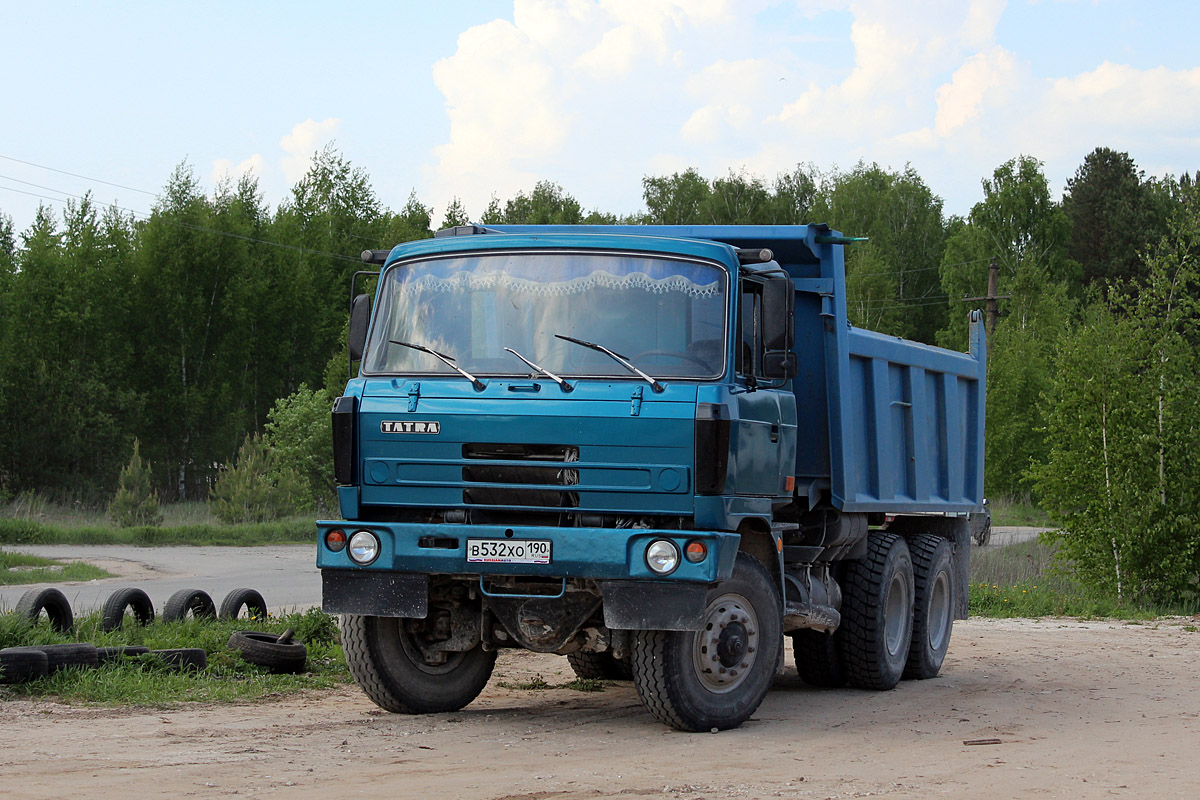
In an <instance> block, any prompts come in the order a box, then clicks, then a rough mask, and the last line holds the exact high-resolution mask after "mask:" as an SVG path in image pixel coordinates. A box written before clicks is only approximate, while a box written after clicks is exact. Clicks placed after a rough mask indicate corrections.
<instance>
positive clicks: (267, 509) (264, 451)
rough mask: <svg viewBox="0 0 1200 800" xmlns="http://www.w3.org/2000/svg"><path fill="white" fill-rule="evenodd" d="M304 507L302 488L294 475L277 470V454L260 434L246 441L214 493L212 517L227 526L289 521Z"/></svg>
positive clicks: (214, 489)
mask: <svg viewBox="0 0 1200 800" xmlns="http://www.w3.org/2000/svg"><path fill="white" fill-rule="evenodd" d="M303 505H305V492H304V487H303V485H302V484H301V483H300V481H299V480H297V479H296V478H295V476H294V475H293V474H292V473H291V472H289V471H280V470H279V469H278V466H277V464H276V459H275V454H274V452H273V451H272V450H270V449H268V448H266V447H264V446H263V441H262V438H261V437H259V436H258V434H251V435H250V436H247V437H246V441H245V442H243V443H242V447H241V449H240V450H238V457H237V463H236V464H234V465H233V466H232V467H230V468H228V469H227V470H226V471H225V474H223V475H222V476H221V478H220V480H218V481H217V485H216V486H215V487H213V490H212V512H213V515H214V516H216V517H217V518H218V519H220V520H221V521H222V522H225V523H227V524H232V523H237V522H268V521H270V520H275V519H280V518H283V517H289V516H292V515H293V514H294V513H295V511H296V507H297V506H303Z"/></svg>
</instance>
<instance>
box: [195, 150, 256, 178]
mask: <svg viewBox="0 0 1200 800" xmlns="http://www.w3.org/2000/svg"><path fill="white" fill-rule="evenodd" d="M266 172H267V160H266V159H265V158H263V157H262V156H261V155H259V154H258V153H255V154H254V155H252V156H250V157H249V158H247V159H245V160H244V161H242V162H241V163H238V164H234V163H233V162H232V161H231V160H229V159H228V158H218V159H215V160H214V161H213V162H212V172H211V173H210V176H209V179H210V181H211V182H212V183H214V184H216V183H218V182H220V181H222V180H224V179H225V178H231V179H233V180H237V179H238V178H240V177H241V176H243V175H253V176H254V177H255V178H257V179H259V180H262V177H263V175H265V174H266Z"/></svg>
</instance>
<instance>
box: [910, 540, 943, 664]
mask: <svg viewBox="0 0 1200 800" xmlns="http://www.w3.org/2000/svg"><path fill="white" fill-rule="evenodd" d="M908 549H909V550H910V551H911V552H912V561H913V587H914V591H913V597H914V602H913V631H912V644H911V645H909V648H908V662H907V663H906V664H905V665H904V677H905V678H917V679H922V680H923V679H925V678H932V677H934V676H936V675H937V674H938V672H939V671H940V670H941V669H942V662H943V661H944V660H945V659H946V650H947V649H948V648H949V647H950V633H951V630H952V629H953V627H954V567H953V563H952V559H953V554H952V553H951V551H950V542H948V541H946V540H945V539H943V538H942V537H940V536H933V535H930V534H922V535H920V536H915V537H913V538H912V539H910V540H909V542H908Z"/></svg>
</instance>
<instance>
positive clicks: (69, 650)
mask: <svg viewBox="0 0 1200 800" xmlns="http://www.w3.org/2000/svg"><path fill="white" fill-rule="evenodd" d="M38 650H41V651H42V652H43V653H45V654H46V670H47V672H48V674H50V675H53V674H54V673H55V672H58V671H59V670H60V669H67V668H68V667H84V668H86V669H91V668H93V667H95V666H96V665H97V664H98V663H99V662H100V657H99V656H98V655H97V654H96V648H95V646H93V645H90V644H87V643H84V642H73V643H71V644H44V645H41V646H39V647H38Z"/></svg>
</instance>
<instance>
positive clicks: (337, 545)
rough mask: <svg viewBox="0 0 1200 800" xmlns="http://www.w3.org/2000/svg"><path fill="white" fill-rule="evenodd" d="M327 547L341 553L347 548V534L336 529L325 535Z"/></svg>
mask: <svg viewBox="0 0 1200 800" xmlns="http://www.w3.org/2000/svg"><path fill="white" fill-rule="evenodd" d="M325 546H326V547H328V548H329V549H330V550H332V551H333V552H335V553H337V552H339V551H341V550H342V549H343V548H345V546H346V532H345V531H343V530H340V529H338V528H334V529H333V530H331V531H330V532H329V533H327V534H325Z"/></svg>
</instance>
